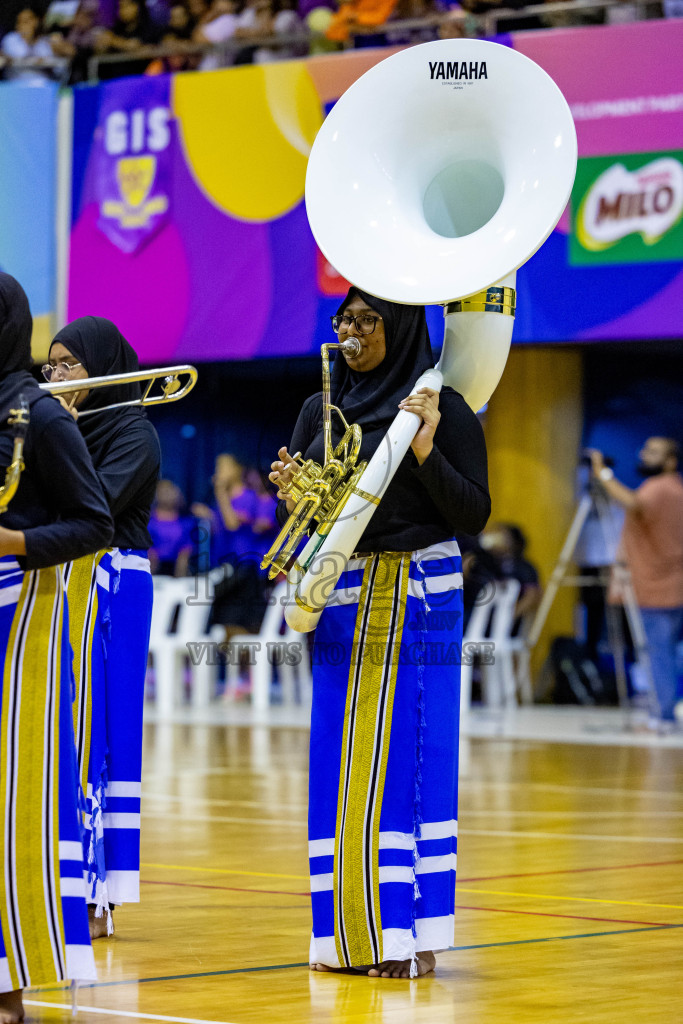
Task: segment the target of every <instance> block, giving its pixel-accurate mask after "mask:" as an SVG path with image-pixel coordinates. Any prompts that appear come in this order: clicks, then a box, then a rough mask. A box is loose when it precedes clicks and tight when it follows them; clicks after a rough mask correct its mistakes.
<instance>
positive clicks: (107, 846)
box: [64, 548, 152, 916]
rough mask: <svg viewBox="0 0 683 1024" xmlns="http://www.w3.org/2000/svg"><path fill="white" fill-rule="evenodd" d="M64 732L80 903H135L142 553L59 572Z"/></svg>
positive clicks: (105, 554)
mask: <svg viewBox="0 0 683 1024" xmlns="http://www.w3.org/2000/svg"><path fill="white" fill-rule="evenodd" d="M64 575H65V580H66V586H67V593H68V596H69V604H70V608H71V624H70V633H71V643H72V647H73V650H74V675H75V677H76V703H75V708H74V725H75V733H76V747H77V750H78V759H79V771H80V778H81V784H82V786H83V789H84V792H85V793H86V803H87V814H86V820H85V828H86V833H85V847H86V862H87V865H88V881H89V893H88V901H89V902H90V903H94V904H95V905H96V906H97V908H98V916H99V913H101V911H102V910H107V909H108V908H109V904H113V905H114V904H115V905H119V904H121V903H138V902H139V900H140V796H141V777H142V711H143V703H144V690H145V674H146V671H147V651H148V647H149V632H150V626H151V621H152V577H151V575H150V566H149V560H148V558H147V554H146V552H144V551H133V550H129V549H128V550H119V549H118V548H114V549H113V550H111V551H100V552H98V553H97V554H96V555H88V556H86V557H85V558H81V559H79V560H78V561H77V562H73V563H71V564H70V565H68V566H66V567H65V573H64Z"/></svg>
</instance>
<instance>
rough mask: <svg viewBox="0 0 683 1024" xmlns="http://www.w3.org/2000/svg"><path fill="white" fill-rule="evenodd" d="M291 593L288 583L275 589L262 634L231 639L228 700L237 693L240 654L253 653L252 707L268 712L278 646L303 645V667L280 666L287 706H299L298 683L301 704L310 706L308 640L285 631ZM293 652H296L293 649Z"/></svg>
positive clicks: (251, 658)
mask: <svg viewBox="0 0 683 1024" xmlns="http://www.w3.org/2000/svg"><path fill="white" fill-rule="evenodd" d="M289 590H290V587H289V584H288V583H287V582H286V581H283V582H282V583H278V584H277V586H276V587H274V589H273V591H272V593H271V595H270V600H269V603H268V607H267V608H266V613H265V615H264V616H263V622H262V623H261V629H260V630H259V632H258V633H238V634H235V635H234V636H233V637H232V638H231V640H230V647H231V652H230V658H229V659H228V665H227V673H226V697H227V699H228V700H230V699H232V698H234V695H235V693H236V690H237V683H238V680H239V671H240V665H239V662H240V657H239V655H240V652H241V651H249V655H250V659H249V660H250V664H249V673H250V676H251V703H252V707H253V708H254V709H255V710H257V711H264V710H265V709H266V708H268V707H269V706H270V699H271V685H272V681H273V660H274V657H273V655H274V651H275V649H276V645H278V644H293V643H300V644H301V648H300V654H301V658H300V660H299V663H298V664H297V665H296V666H294V665H287V664H286V663H283V664H281V665H278V669H279V672H280V678H281V680H282V686H283V693H282V696H283V702H284V703H292V704H294V703H296V700H295V696H296V694H295V689H296V683H297V682H298V689H299V697H300V703H302V704H304V703H310V691H311V670H310V665H309V661H308V646H307V644H306V640H305V637H302V635H301V634H300V633H295V632H294V631H293V630H292V629H290V628H289V627H287V628H286V629H285V630H284V631H283V623H284V613H285V603H286V597H287V594H288V593H289ZM290 650H292V648H291V647H290Z"/></svg>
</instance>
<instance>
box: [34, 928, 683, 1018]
mask: <svg viewBox="0 0 683 1024" xmlns="http://www.w3.org/2000/svg"><path fill="white" fill-rule="evenodd" d="M674 928H683V924H664V925H656V926H654V927H652V926H651V925H647V926H646V927H643V928H619V929H617V930H615V931H607V932H587V933H584V934H581V935H547V936H542V937H541V938H537V939H511V940H507V941H505V942H480V943H476V944H473V945H470V946H450V947H449V951H450V952H452V953H459V952H465V951H467V950H472V949H493V948H495V947H499V946H523V945H533V944H534V943H536V942H564V941H569V940H571V939H597V938H604V937H609V936H611V935H636V934H639V933H641V932H665V931H670V930H671V929H674ZM308 966H309V965H308V961H306V962H303V963H296V964H269V965H267V966H263V967H235V968H232V969H230V970H226V971H199V972H197V973H195V974H170V975H164V976H160V977H154V978H128V979H124V980H119V981H91V982H88V983H87V984H85V985H79V986H78V990H79V992H84V991H85V990H86V989H91V988H117V987H120V986H122V985H144V984H148V983H150V982H162V981H192V980H194V979H199V978H219V977H226V976H228V975H231V974H258V973H264V972H266V971H285V970H292V969H293V968H295V967H308ZM24 991H25V992H38V993H45V992H63V991H64V987H63V986H59V987H53V988H39V989H38V988H36V989H25V990H24ZM24 1001H25V1002H26V1003H27V1005H29V1004H28V1001H27V1000H24ZM59 1006H60V1007H61V1006H65V1007H66V1008H67V1009H69V1007H68V1006H67V1004H66V1003H60V1004H59ZM79 1009H85V1007H81V1006H79ZM167 1019H170V1020H182V1018H178V1017H176V1018H167ZM203 1024H220V1022H214V1021H207V1022H203Z"/></svg>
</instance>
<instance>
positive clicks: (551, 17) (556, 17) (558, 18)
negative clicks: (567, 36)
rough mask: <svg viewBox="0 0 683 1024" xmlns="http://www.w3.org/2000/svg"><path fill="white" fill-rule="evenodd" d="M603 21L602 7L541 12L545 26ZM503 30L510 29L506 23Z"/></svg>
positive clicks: (550, 0)
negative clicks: (550, 12)
mask: <svg viewBox="0 0 683 1024" xmlns="http://www.w3.org/2000/svg"><path fill="white" fill-rule="evenodd" d="M543 2H544V3H562V2H567V3H569V2H570V0H543ZM604 21H605V11H604V9H602V10H601V9H600V8H594V9H593V10H590V8H589V9H588V10H585V11H575V10H568V11H553V13H552V14H542V15H541V24H542V25H544V26H545V27H546V28H567V27H569V26H571V25H602V24H603V23H604ZM504 30H505V31H506V32H507V31H512V29H509V28H508V26H507V25H505V26H504Z"/></svg>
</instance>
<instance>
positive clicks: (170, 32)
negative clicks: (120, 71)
mask: <svg viewBox="0 0 683 1024" xmlns="http://www.w3.org/2000/svg"><path fill="white" fill-rule="evenodd" d="M191 36H192V20H191V18H190V13H189V11H188V9H187V7H186V6H185V5H184V4H180V3H178V4H174V5H173V6H172V7H171V9H170V11H169V13H168V26H167V27H166V29H165V30H164V32H163V35H162V37H161V46H163V47H164V48H165V49H167V50H170V51H172V52H171V53H169V54H167V55H166V56H164V57H155V58H154V60H153V61H152V62H151V64H149V66H148V67H147V69H146V71H145V74H147V75H163V74H166V73H168V72H170V71H191V70H194V69H195V68H196V67H197V65H198V64H199V59H198V58H197V56H196V55H195V54H193V53H188V52H187V50H188V46H187V44H188V43H189V42H190V40H191Z"/></svg>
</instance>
